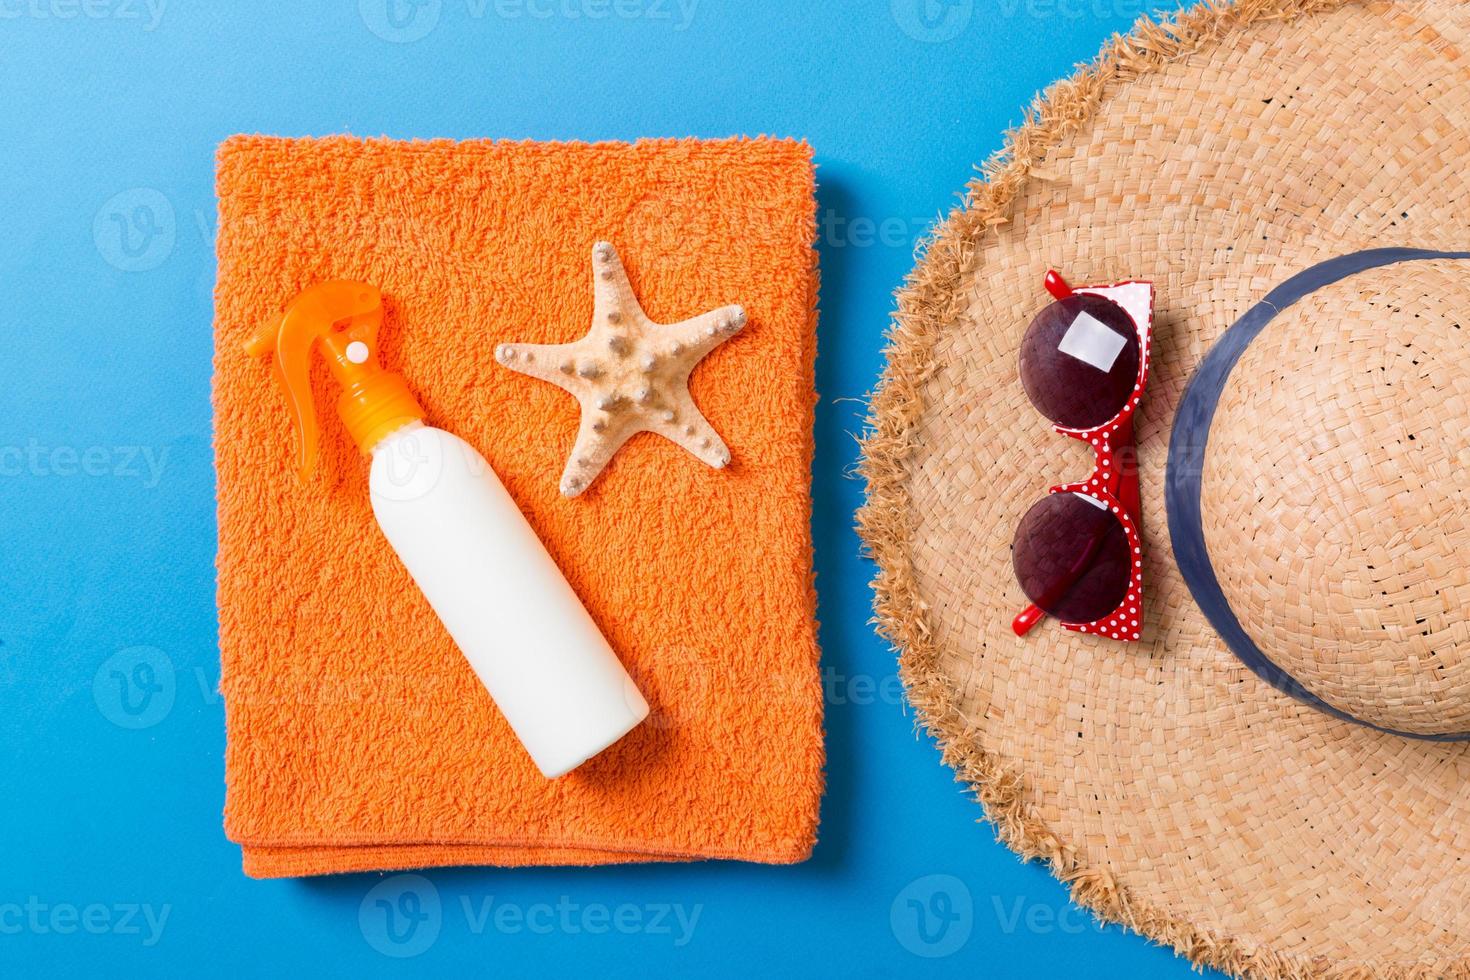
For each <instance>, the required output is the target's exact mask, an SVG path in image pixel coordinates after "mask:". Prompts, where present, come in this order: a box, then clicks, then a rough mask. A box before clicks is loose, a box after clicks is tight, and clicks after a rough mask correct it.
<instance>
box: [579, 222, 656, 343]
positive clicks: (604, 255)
mask: <svg viewBox="0 0 1470 980" xmlns="http://www.w3.org/2000/svg"><path fill="white" fill-rule="evenodd" d="M647 319H648V318H647V317H646V316H644V315H643V307H642V306H640V305H639V303H638V297H637V296H635V295H633V284H632V283H631V282H629V281H628V270H627V269H625V268H623V260H622V259H621V258H619V257H618V250H617V249H615V248H613V246H612V243H611V242H598V243H597V244H596V245H594V246H592V333H593V334H598V333H600V332H602V331H603V330H604V329H605V330H606V331H607V332H608V333H617V332H620V331H625V330H628V329H630V328H634V329H636V328H637V327H639V326H640V325H641V324H642V323H643V322H646V321H647Z"/></svg>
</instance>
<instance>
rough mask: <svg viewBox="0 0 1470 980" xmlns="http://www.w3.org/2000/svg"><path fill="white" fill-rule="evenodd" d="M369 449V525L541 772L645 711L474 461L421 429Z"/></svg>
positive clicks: (505, 499)
mask: <svg viewBox="0 0 1470 980" xmlns="http://www.w3.org/2000/svg"><path fill="white" fill-rule="evenodd" d="M372 454H373V466H372V477H371V488H372V503H373V514H374V515H376V516H377V518H378V525H379V526H380V527H382V529H383V534H385V535H386V536H387V538H388V541H389V543H390V544H392V545H393V549H394V550H395V551H397V552H398V557H399V558H402V559H403V564H404V565H405V566H407V567H408V572H409V574H410V575H412V576H413V580H414V581H415V582H416V583H418V587H419V588H420V589H421V590H422V591H423V593H424V596H425V598H427V599H428V600H429V605H430V606H432V607H433V608H434V612H436V613H437V614H438V615H439V619H440V620H441V621H443V623H444V626H445V628H446V629H447V630H448V631H449V635H450V636H452V637H453V638H454V642H455V643H456V644H458V645H459V648H460V650H461V651H462V652H463V653H464V655H465V657H466V658H467V659H468V660H469V662H470V666H471V667H473V668H474V669H475V673H476V674H478V675H479V677H480V681H481V682H482V683H483V684H484V685H485V689H486V690H487V691H489V692H490V696H491V697H492V698H494V699H495V703H496V704H497V705H499V706H500V710H501V711H502V712H504V713H505V718H506V720H507V721H509V722H510V727H511V728H513V729H514V730H515V733H516V735H517V736H518V737H519V738H520V740H521V743H522V744H523V745H525V747H526V750H527V751H528V752H530V753H531V758H532V759H534V760H535V761H536V765H537V766H539V767H540V769H541V771H542V772H543V773H544V774H545V775H546V776H547V777H553V776H560V775H561V774H562V773H565V772H568V771H569V770H572V769H575V768H576V767H577V766H579V765H581V764H582V763H583V762H585V761H586V760H587V759H589V758H591V757H592V756H594V755H596V754H597V753H599V752H601V751H602V750H603V749H605V748H607V747H608V746H609V745H611V744H613V743H614V742H616V741H617V740H618V739H620V738H622V737H623V736H624V735H626V734H627V733H628V732H629V731H631V730H632V729H633V728H634V727H636V726H637V725H638V723H639V722H641V721H642V720H643V719H644V718H646V717H647V716H648V704H647V702H645V701H644V700H643V696H642V695H641V694H640V693H639V692H638V689H637V687H635V686H634V684H633V682H632V680H631V679H630V678H629V677H628V674H627V671H625V670H624V669H623V665H622V664H621V663H619V662H618V658H617V656H616V655H615V654H614V653H613V651H612V648H611V647H609V646H608V644H607V640H605V639H604V638H603V636H602V632H601V631H600V630H599V629H598V628H597V624H596V623H594V622H593V621H592V617H591V616H589V615H588V614H587V610H586V609H585V608H584V607H583V606H582V603H581V601H580V600H579V599H578V598H577V594H576V593H575V592H573V591H572V587H571V585H569V584H568V583H567V580H566V578H565V576H563V575H562V573H561V569H560V568H558V567H557V566H556V562H554V561H552V559H551V556H550V555H549V554H547V552H546V548H545V547H543V546H542V544H541V540H540V538H538V537H537V536H536V532H535V531H534V530H533V529H532V528H531V525H530V524H529V523H528V522H527V521H526V519H525V517H524V516H522V514H521V511H520V508H518V507H517V506H516V503H515V501H514V500H513V499H511V496H510V494H509V493H507V492H506V489H505V487H504V486H503V485H502V484H501V482H500V480H499V479H498V478H497V477H496V476H495V473H494V471H492V470H491V469H490V464H489V463H487V462H485V459H484V457H482V456H481V455H480V454H479V453H478V452H476V451H475V449H474V448H473V447H472V446H470V445H469V444H468V443H466V442H465V441H464V440H462V439H460V438H459V437H458V436H455V435H451V434H450V433H448V432H443V431H441V430H439V429H434V428H430V427H429V426H426V425H424V424H423V423H421V422H414V423H411V424H410V425H408V426H406V427H405V428H402V429H399V430H398V431H397V432H395V433H393V434H392V435H390V436H388V437H387V438H386V439H384V440H383V441H382V442H379V443H378V444H377V445H376V446H374V447H373V450H372Z"/></svg>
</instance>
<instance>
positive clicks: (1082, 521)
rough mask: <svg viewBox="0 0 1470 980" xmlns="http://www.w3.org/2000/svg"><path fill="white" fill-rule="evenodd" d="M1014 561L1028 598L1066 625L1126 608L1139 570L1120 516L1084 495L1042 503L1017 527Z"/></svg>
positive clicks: (1054, 497)
mask: <svg viewBox="0 0 1470 980" xmlns="http://www.w3.org/2000/svg"><path fill="white" fill-rule="evenodd" d="M1011 562H1012V564H1014V566H1015V569H1016V579H1017V581H1019V582H1020V583H1021V590H1022V591H1023V592H1025V593H1026V597H1027V598H1028V599H1030V600H1031V601H1032V602H1034V603H1036V605H1037V606H1039V607H1040V608H1041V609H1042V610H1043V611H1044V612H1045V613H1046V614H1047V615H1049V616H1055V617H1056V618H1057V619H1060V620H1061V621H1062V622H1064V623H1093V622H1096V621H1097V620H1099V619H1102V618H1104V617H1106V616H1107V615H1108V614H1109V613H1111V612H1112V611H1113V610H1115V609H1117V608H1118V607H1119V606H1120V605H1122V603H1123V599H1124V597H1125V596H1127V595H1128V583H1129V581H1130V579H1131V574H1130V573H1131V571H1132V565H1133V561H1132V555H1131V554H1130V549H1129V547H1128V536H1127V534H1125V533H1124V531H1123V525H1122V523H1121V522H1120V521H1119V520H1118V517H1117V515H1116V514H1114V513H1113V512H1112V511H1111V510H1109V509H1108V508H1107V507H1105V506H1103V505H1102V504H1101V503H1100V502H1099V501H1097V500H1095V499H1093V498H1092V497H1089V496H1087V495H1086V494H1080V493H1053V494H1049V495H1047V496H1046V497H1045V498H1043V499H1041V500H1039V501H1037V503H1036V505H1035V506H1034V507H1032V508H1031V509H1030V510H1028V511H1027V512H1026V516H1025V517H1023V518H1021V523H1020V524H1019V525H1018V526H1017V527H1016V538H1015V541H1014V542H1013V543H1012V545H1011Z"/></svg>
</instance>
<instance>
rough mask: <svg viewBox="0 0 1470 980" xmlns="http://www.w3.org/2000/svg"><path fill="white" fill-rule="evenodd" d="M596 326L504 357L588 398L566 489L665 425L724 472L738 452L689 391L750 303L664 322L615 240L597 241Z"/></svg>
mask: <svg viewBox="0 0 1470 980" xmlns="http://www.w3.org/2000/svg"><path fill="white" fill-rule="evenodd" d="M592 269H593V278H592V289H593V304H592V329H591V330H589V331H588V332H587V336H585V337H583V338H582V339H581V340H578V341H574V342H572V343H570V344H501V345H499V346H498V347H497V348H496V349H495V358H496V360H498V361H499V362H500V363H501V364H503V365H505V366H506V367H508V368H510V369H511V370H512V371H517V372H519V373H521V374H527V375H530V376H531V377H533V378H540V379H541V380H542V381H550V382H551V383H552V384H554V385H557V386H558V387H560V388H564V389H566V390H567V391H568V392H570V393H571V394H572V395H573V396H574V397H575V398H576V399H577V401H579V402H581V404H582V422H581V425H580V426H579V427H578V429H577V441H576V444H575V445H573V446H572V455H571V458H570V459H568V460H567V465H566V469H565V470H564V471H563V472H562V477H561V492H562V495H563V496H565V497H575V496H577V495H579V494H580V493H582V491H584V490H586V489H587V488H588V487H589V486H591V485H592V481H594V480H596V479H597V477H598V475H599V474H600V473H601V472H602V471H603V468H604V467H606V466H607V464H608V461H609V460H611V459H612V457H613V454H614V453H616V452H617V451H618V449H620V448H621V447H622V445H623V443H625V442H627V441H628V440H629V439H630V438H632V437H633V436H634V435H635V434H636V433H639V432H656V433H658V434H659V435H661V436H663V437H665V438H666V439H670V440H672V441H673V442H675V443H677V444H678V445H680V446H683V447H684V448H685V449H687V450H689V452H691V453H693V454H694V455H695V456H696V457H698V458H699V459H701V460H703V461H704V462H706V463H708V464H709V465H710V466H713V467H714V468H715V469H723V468H724V467H725V466H726V465H728V464H729V462H730V450H729V449H727V448H726V447H725V443H724V441H723V440H722V439H720V436H719V433H717V432H715V430H714V428H713V427H711V426H710V424H709V422H708V421H706V420H705V417H704V416H703V415H702V414H700V411H699V409H698V408H697V407H695V404H694V399H693V398H691V397H690V396H689V372H690V371H692V370H694V366H695V365H696V364H698V363H699V362H700V361H701V360H702V359H703V358H704V356H705V355H706V354H708V353H709V352H710V351H712V350H714V349H715V348H716V347H718V346H719V345H720V344H722V343H724V342H725V341H726V340H728V339H730V338H731V337H733V336H734V335H735V334H736V333H738V332H739V331H740V329H741V328H742V327H744V326H745V320H746V317H745V310H744V308H743V307H740V306H722V307H720V308H719V309H716V310H711V311H710V312H708V313H701V314H700V315H699V316H696V317H692V318H690V319H688V320H683V321H681V322H679V323H673V324H668V325H666V326H665V325H662V324H657V323H654V322H653V321H652V320H650V319H649V318H648V315H647V314H646V313H644V312H643V307H641V306H639V305H638V299H637V297H635V296H634V295H633V286H632V284H630V283H629V282H628V273H627V271H626V270H624V269H623V263H622V261H621V260H620V259H619V258H618V253H617V250H616V249H614V248H613V247H612V244H611V243H609V242H598V243H597V244H596V245H594V246H593V247H592Z"/></svg>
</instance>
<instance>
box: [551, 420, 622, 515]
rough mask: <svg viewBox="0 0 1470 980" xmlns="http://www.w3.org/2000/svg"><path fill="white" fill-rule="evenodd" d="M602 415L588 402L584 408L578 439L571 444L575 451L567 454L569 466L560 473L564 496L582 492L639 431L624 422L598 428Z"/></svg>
mask: <svg viewBox="0 0 1470 980" xmlns="http://www.w3.org/2000/svg"><path fill="white" fill-rule="evenodd" d="M600 415H601V413H598V412H593V411H589V410H588V409H587V407H586V406H585V405H584V406H583V408H582V422H581V425H580V426H579V427H578V429H577V441H576V442H575V443H574V444H573V445H572V454H571V455H570V456H569V457H567V465H566V468H565V469H563V470H562V474H561V493H562V496H563V497H576V496H580V495H581V493H582V492H583V491H584V490H586V489H587V488H588V487H590V486H591V485H592V482H593V481H594V480H596V479H597V478H598V477H599V476H600V475H601V474H602V471H603V470H604V469H605V468H606V467H607V464H608V462H609V461H611V459H612V458H613V455H614V454H615V453H616V452H617V451H618V450H619V449H620V448H622V445H623V443H625V442H627V441H628V439H629V438H631V437H632V435H633V433H634V432H636V431H637V429H636V428H634V427H632V426H621V427H619V428H617V429H609V428H606V427H604V428H603V429H602V431H598V430H597V429H596V428H594V426H595V425H596V424H597V420H598V417H599V416H600ZM605 425H606V423H605V421H604V426H605Z"/></svg>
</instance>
